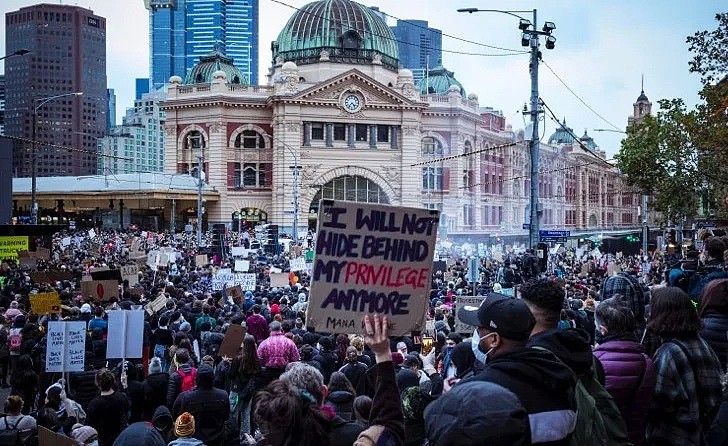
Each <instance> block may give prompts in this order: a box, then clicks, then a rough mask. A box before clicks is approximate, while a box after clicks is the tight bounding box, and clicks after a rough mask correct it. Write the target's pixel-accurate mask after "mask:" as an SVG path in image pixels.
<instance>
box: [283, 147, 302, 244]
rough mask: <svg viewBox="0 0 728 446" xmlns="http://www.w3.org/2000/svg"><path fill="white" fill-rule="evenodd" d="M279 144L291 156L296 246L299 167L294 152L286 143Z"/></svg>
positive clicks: (296, 241)
mask: <svg viewBox="0 0 728 446" xmlns="http://www.w3.org/2000/svg"><path fill="white" fill-rule="evenodd" d="M281 144H283V147H285V148H286V149H287V150H288V151H289V152H291V155H293V242H294V244H295V245H298V190H299V184H298V170H299V169H300V167H301V166H299V165H298V155H297V154H296V151H295V150H293V148H292V147H291V146H289V145H288V144H286V143H281Z"/></svg>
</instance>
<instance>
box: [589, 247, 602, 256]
mask: <svg viewBox="0 0 728 446" xmlns="http://www.w3.org/2000/svg"><path fill="white" fill-rule="evenodd" d="M589 255H590V256H592V257H594V258H597V259H598V258H600V257H601V256H602V252H601V251H600V250H599V248H594V250H593V251H592V252H590V253H589Z"/></svg>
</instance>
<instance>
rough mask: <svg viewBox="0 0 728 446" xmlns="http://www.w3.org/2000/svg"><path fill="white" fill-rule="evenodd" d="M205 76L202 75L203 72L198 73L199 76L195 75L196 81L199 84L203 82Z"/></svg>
mask: <svg viewBox="0 0 728 446" xmlns="http://www.w3.org/2000/svg"><path fill="white" fill-rule="evenodd" d="M203 80H204V78H203V77H202V73H197V76H195V82H197V83H198V84H201V83H202V82H203Z"/></svg>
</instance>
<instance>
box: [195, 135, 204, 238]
mask: <svg viewBox="0 0 728 446" xmlns="http://www.w3.org/2000/svg"><path fill="white" fill-rule="evenodd" d="M203 161H204V158H203V157H202V144H200V154H199V155H197V249H200V246H202V173H203V172H204V170H205V169H204V168H203V167H202V166H203V165H204V164H203Z"/></svg>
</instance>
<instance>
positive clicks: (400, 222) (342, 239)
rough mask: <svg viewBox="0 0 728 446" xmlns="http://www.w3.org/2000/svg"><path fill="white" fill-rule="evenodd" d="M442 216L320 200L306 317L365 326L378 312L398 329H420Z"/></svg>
mask: <svg viewBox="0 0 728 446" xmlns="http://www.w3.org/2000/svg"><path fill="white" fill-rule="evenodd" d="M438 222H439V213H438V212H437V211H433V210H428V209H416V208H402V207H394V206H385V205H376V204H364V203H354V202H347V201H336V200H321V202H320V203H319V216H318V230H317V231H318V235H317V239H316V255H315V257H314V264H313V272H312V283H311V292H310V295H311V299H310V303H309V305H308V312H307V316H306V322H307V324H308V325H309V326H310V327H313V328H315V329H316V330H320V331H324V332H347V333H363V332H364V327H363V317H364V315H365V314H372V313H378V314H381V315H385V316H387V317H388V318H389V323H390V325H391V327H390V330H391V331H390V333H391V334H392V335H393V336H401V335H404V334H406V333H409V332H412V331H421V330H422V329H423V328H424V323H425V321H424V318H425V311H426V309H427V302H428V294H429V291H430V277H431V274H432V258H433V255H434V253H435V238H436V236H437V225H438Z"/></svg>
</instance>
